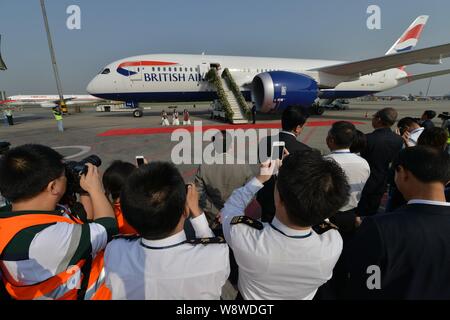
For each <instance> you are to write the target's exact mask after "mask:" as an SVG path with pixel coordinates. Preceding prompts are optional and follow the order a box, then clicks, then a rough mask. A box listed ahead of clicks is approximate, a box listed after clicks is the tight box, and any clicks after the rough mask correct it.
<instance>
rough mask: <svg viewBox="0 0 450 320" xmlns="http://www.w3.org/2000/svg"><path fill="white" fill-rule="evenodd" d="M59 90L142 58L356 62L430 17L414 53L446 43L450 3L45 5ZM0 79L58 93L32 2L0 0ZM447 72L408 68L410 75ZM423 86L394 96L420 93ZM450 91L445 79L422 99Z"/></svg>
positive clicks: (16, 90)
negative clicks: (75, 22) (0, 63)
mask: <svg viewBox="0 0 450 320" xmlns="http://www.w3.org/2000/svg"><path fill="white" fill-rule="evenodd" d="M46 3H47V11H48V15H49V19H50V26H51V29H52V32H53V40H54V43H55V48H56V54H57V59H58V64H59V67H60V72H61V78H62V83H63V88H64V92H65V93H66V94H69V93H80V94H81V93H85V88H86V85H87V83H88V82H89V80H90V79H91V78H92V77H93V76H94V75H95V74H96V73H97V72H98V71H99V70H100V69H101V68H102V67H103V66H104V65H106V64H108V63H110V62H112V61H114V60H117V59H120V58H124V57H127V56H132V55H137V54H145V53H193V54H200V53H201V52H203V51H205V52H207V53H208V54H224V55H247V56H275V57H290V58H320V59H337V60H347V61H349V60H354V59H364V58H369V57H374V56H379V55H383V54H384V53H385V52H386V51H387V49H388V48H389V47H390V46H391V45H392V44H393V43H394V42H395V41H396V40H397V38H399V36H400V35H401V33H402V32H403V31H404V30H405V29H406V27H407V26H408V25H409V24H410V23H411V22H412V21H413V19H414V18H416V17H417V16H419V15H421V14H429V15H430V16H431V19H430V21H429V23H428V25H427V27H426V29H425V32H424V34H423V37H422V40H421V42H420V43H419V46H418V47H419V48H423V47H427V46H432V45H438V44H444V43H449V42H450V19H449V12H450V2H449V1H444V0H421V1H418V0H414V1H407V0H395V1H392V0H390V1H388V0H370V1H366V0H318V1H304V0H277V1H275V0H245V1H244V0H226V1H223V0H222V1H216V0H209V1H208V0H151V1H148V0H126V1H122V0H78V1H76V0H69V1H68V0H47V1H46ZM72 4H77V5H79V6H80V7H81V10H82V29H81V30H79V31H78V30H75V31H71V30H68V29H67V28H66V20H67V18H68V15H67V14H66V8H67V7H68V6H69V5H72ZM370 4H377V5H379V6H380V7H381V9H382V29H381V30H375V31H373V30H368V29H367V27H366V20H367V17H368V15H367V13H366V9H367V7H368V5H370ZM0 34H2V36H3V41H2V54H3V57H4V59H5V61H6V63H7V65H8V67H9V70H8V71H6V72H1V73H0V90H5V91H7V94H9V95H12V94H44V93H47V94H50V93H55V92H56V86H55V82H54V79H53V74H52V69H51V64H50V56H49V52H48V47H47V40H46V36H45V32H44V26H43V21H42V15H41V11H40V6H39V0H20V1H18V0H1V2H0ZM442 68H450V62H446V63H445V64H444V65H441V66H413V67H409V68H408V71H409V72H411V73H418V72H427V71H431V70H437V69H442ZM427 85H428V81H427V80H424V81H420V82H417V83H415V84H411V85H408V86H405V87H402V88H400V89H397V90H395V92H394V93H396V94H407V93H410V92H412V93H415V94H418V93H419V91H421V90H422V91H424V92H425V91H426V87H427ZM449 92H450V76H446V77H441V78H436V79H434V80H433V85H432V87H431V91H430V94H446V93H449Z"/></svg>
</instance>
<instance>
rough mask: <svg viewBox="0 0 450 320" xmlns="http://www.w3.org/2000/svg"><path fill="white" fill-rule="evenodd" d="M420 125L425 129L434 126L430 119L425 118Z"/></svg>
mask: <svg viewBox="0 0 450 320" xmlns="http://www.w3.org/2000/svg"><path fill="white" fill-rule="evenodd" d="M422 127H424V128H425V130H426V129H431V128H434V123H433V121H431V120H425V121H424V122H422Z"/></svg>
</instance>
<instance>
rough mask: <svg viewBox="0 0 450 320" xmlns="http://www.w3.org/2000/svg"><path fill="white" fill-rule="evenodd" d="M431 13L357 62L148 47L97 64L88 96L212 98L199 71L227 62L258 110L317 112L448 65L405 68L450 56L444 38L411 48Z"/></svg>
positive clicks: (133, 100)
mask: <svg viewBox="0 0 450 320" xmlns="http://www.w3.org/2000/svg"><path fill="white" fill-rule="evenodd" d="M428 19H429V16H426V15H423V16H419V17H418V18H417V19H415V20H414V22H413V23H412V24H411V26H409V28H408V29H407V30H406V31H405V32H404V33H403V35H402V36H401V37H400V38H399V39H398V40H397V41H396V42H395V43H394V45H393V46H392V47H391V48H390V49H389V51H388V52H387V53H386V55H385V56H381V57H376V58H372V59H366V60H362V61H355V62H342V61H327V60H311V59H285V58H262V57H237V56H213V55H204V54H203V55H183V54H150V55H142V56H135V57H130V58H125V59H121V60H119V61H116V62H113V63H111V64H109V65H107V66H106V67H104V68H103V69H102V71H101V72H100V74H98V75H97V76H95V77H94V79H92V81H91V82H90V83H89V85H88V87H87V91H88V92H89V93H90V94H92V95H93V96H96V97H99V98H102V99H107V100H116V101H125V102H126V105H127V106H128V107H130V108H136V107H138V105H139V103H141V102H185V101H213V100H215V99H218V95H217V93H216V91H215V88H214V87H213V85H212V84H210V83H209V82H208V81H207V80H206V79H205V76H206V74H207V72H208V71H209V70H210V69H211V68H216V69H218V70H223V69H225V68H228V69H229V71H230V73H231V74H232V77H233V78H234V80H235V82H236V83H237V84H238V85H239V87H240V89H241V92H242V94H243V95H244V97H245V99H246V100H247V101H253V102H254V103H255V105H256V108H257V110H258V111H259V112H263V113H274V112H280V111H282V110H284V109H285V108H286V107H287V106H290V105H298V106H300V107H302V108H308V109H309V110H310V111H311V110H312V111H313V112H314V113H316V114H322V113H323V112H324V109H323V107H322V106H321V104H320V103H319V102H320V101H326V104H329V103H330V101H333V100H335V99H347V98H357V97H363V96H366V95H372V94H375V93H379V92H382V91H386V90H390V89H393V88H395V87H398V86H402V85H405V84H408V83H410V82H412V81H416V80H420V79H425V78H430V77H437V76H441V75H446V74H449V73H450V69H448V70H441V71H436V72H429V73H425V74H418V75H410V74H408V73H407V71H406V69H405V66H407V65H412V64H428V65H435V64H441V63H442V59H444V58H447V57H450V44H445V45H440V46H435V47H430V48H426V49H420V50H412V49H414V48H415V47H416V45H417V44H418V41H419V39H420V36H421V34H422V31H423V29H424V27H425V25H426V23H427V21H428Z"/></svg>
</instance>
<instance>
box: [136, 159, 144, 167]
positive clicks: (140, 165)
mask: <svg viewBox="0 0 450 320" xmlns="http://www.w3.org/2000/svg"><path fill="white" fill-rule="evenodd" d="M144 159H145V158H144V156H137V157H136V164H137V166H138V167H142V166H143V165H144V164H145V160H144Z"/></svg>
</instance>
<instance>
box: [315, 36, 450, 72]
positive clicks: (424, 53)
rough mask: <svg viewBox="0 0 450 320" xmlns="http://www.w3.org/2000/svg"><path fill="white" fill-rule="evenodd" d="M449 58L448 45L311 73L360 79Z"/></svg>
mask: <svg viewBox="0 0 450 320" xmlns="http://www.w3.org/2000/svg"><path fill="white" fill-rule="evenodd" d="M448 57H450V43H449V44H444V45H440V46H436V47H431V48H426V49H420V50H414V51H408V52H401V53H396V54H392V55H387V56H382V57H378V58H373V59H368V60H362V61H356V62H349V63H343V64H338V65H334V66H328V67H323V68H317V69H313V70H311V71H320V72H325V73H329V74H333V75H337V76H347V77H361V76H363V75H367V74H371V73H375V72H379V71H383V70H388V69H392V68H399V67H403V66H407V65H411V64H416V63H423V64H440V63H441V60H442V59H443V58H448Z"/></svg>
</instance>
